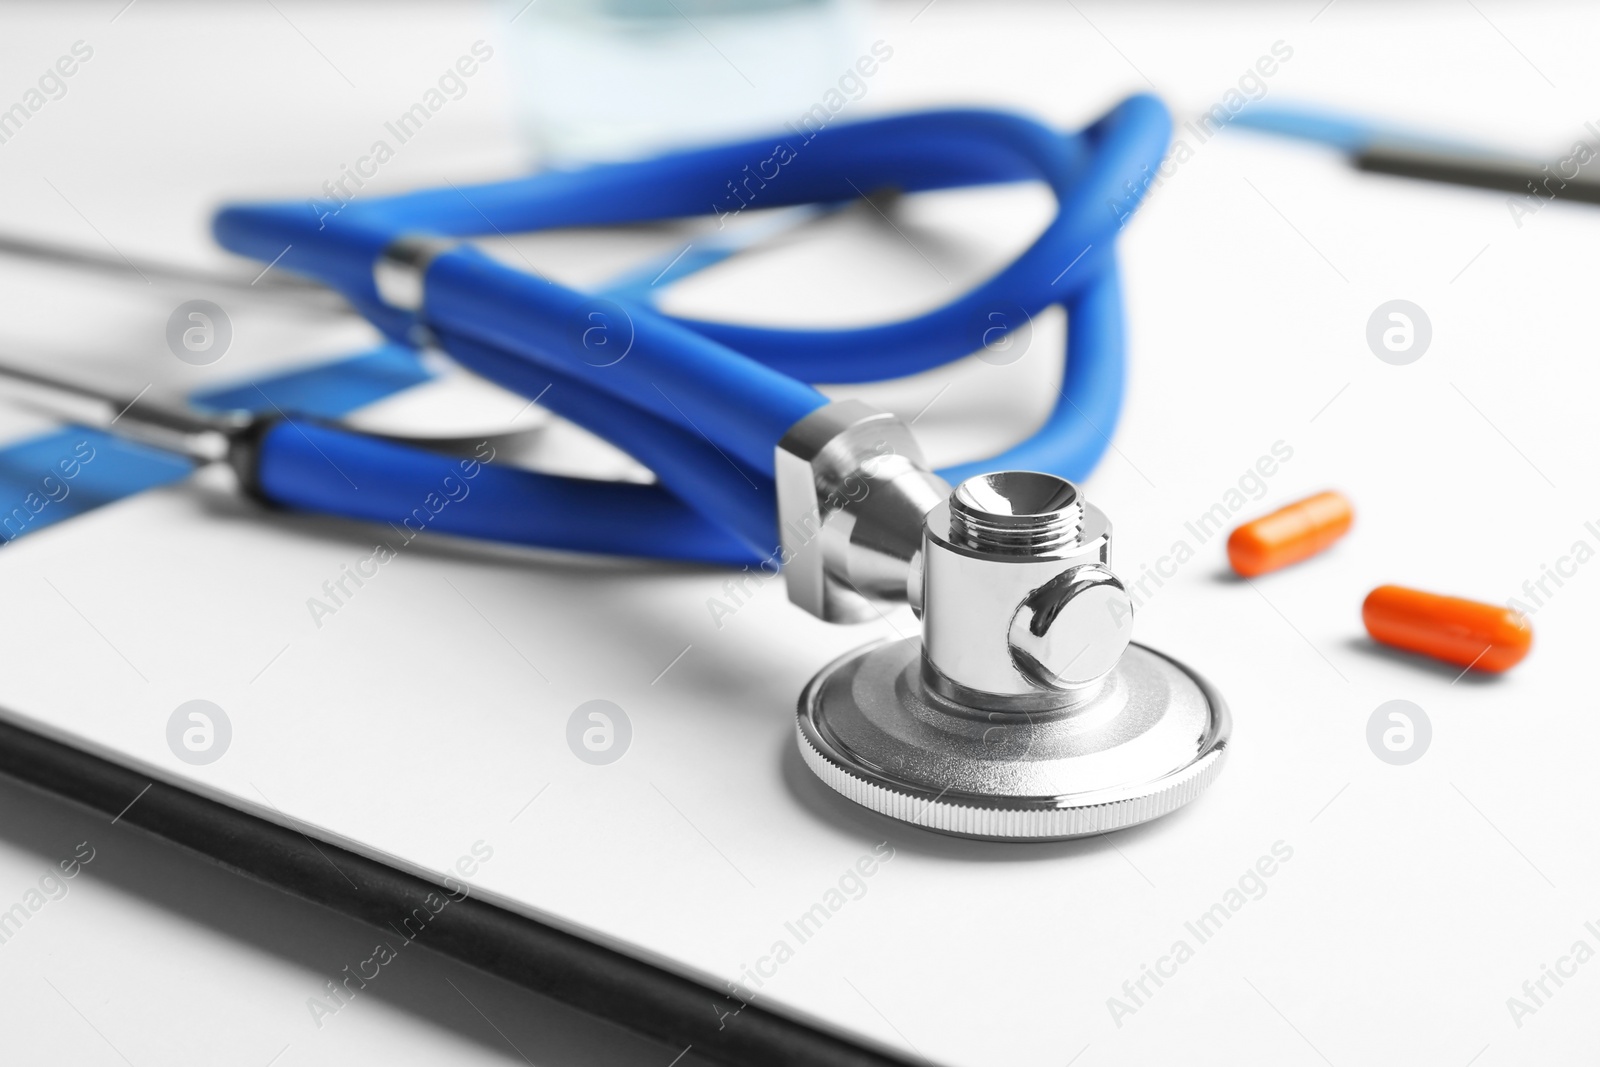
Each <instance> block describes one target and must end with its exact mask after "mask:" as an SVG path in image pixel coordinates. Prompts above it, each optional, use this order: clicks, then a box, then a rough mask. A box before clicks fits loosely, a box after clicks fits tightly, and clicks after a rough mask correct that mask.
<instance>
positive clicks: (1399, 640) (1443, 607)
mask: <svg viewBox="0 0 1600 1067" xmlns="http://www.w3.org/2000/svg"><path fill="white" fill-rule="evenodd" d="M1361 621H1362V622H1364V623H1366V626H1367V633H1369V634H1371V635H1372V639H1373V640H1374V641H1380V642H1382V643H1383V644H1386V645H1393V646H1394V647H1395V648H1403V649H1405V650H1406V651H1407V652H1420V653H1422V654H1423V655H1424V656H1432V657H1433V658H1434V659H1442V660H1444V661H1445V662H1446V663H1454V664H1455V665H1456V666H1457V667H1471V668H1472V669H1473V670H1478V671H1489V672H1492V673H1498V672H1500V671H1504V670H1509V669H1510V668H1512V667H1515V666H1516V665H1517V664H1518V663H1521V662H1522V657H1524V656H1526V655H1527V654H1528V649H1529V648H1530V647H1531V646H1532V645H1533V627H1532V626H1531V625H1529V623H1528V618H1527V616H1525V615H1523V614H1522V613H1521V612H1519V611H1514V610H1512V609H1511V608H1503V607H1500V606H1498V605H1495V604H1482V603H1479V602H1478V601H1476V600H1462V599H1461V598H1460V597H1453V596H1439V595H1438V594H1436V593H1424V592H1421V591H1420V590H1417V589H1406V588H1403V587H1402V586H1398V585H1380V586H1378V588H1376V589H1374V590H1373V591H1372V592H1370V593H1368V594H1367V599H1366V601H1365V602H1364V603H1363V604H1362V605H1361Z"/></svg>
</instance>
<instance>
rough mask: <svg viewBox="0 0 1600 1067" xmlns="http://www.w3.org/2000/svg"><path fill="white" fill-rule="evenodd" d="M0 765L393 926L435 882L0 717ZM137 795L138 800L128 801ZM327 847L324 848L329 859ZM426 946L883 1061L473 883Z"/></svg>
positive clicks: (228, 863) (819, 1063) (709, 1025)
mask: <svg viewBox="0 0 1600 1067" xmlns="http://www.w3.org/2000/svg"><path fill="white" fill-rule="evenodd" d="M0 774H4V775H6V776H7V777H9V778H12V779H15V780H16V781H18V782H21V783H23V784H25V785H28V786H31V787H33V788H35V789H39V790H42V791H43V792H46V793H50V794H52V795H54V796H57V797H60V798H62V799H64V800H67V801H70V802H72V803H74V804H78V805H80V806H83V807H87V808H89V809H91V810H93V811H97V812H101V813H103V814H105V815H106V816H107V817H108V818H111V819H112V820H113V821H115V822H120V823H126V824H127V825H128V826H130V827H133V828H134V829H137V830H140V831H143V832H144V833H148V834H151V835H154V836H155V837H159V838H161V839H162V840H165V841H169V842H171V843H172V844H175V845H178V846H179V847H181V848H185V849H187V850H189V851H191V852H194V853H197V854H199V855H201V856H203V857H205V858H206V859H209V860H211V861H212V862H214V863H216V864H218V865H220V866H222V867H225V868H227V869H228V870H231V871H233V872H235V873H237V874H242V875H244V876H245V877H247V878H251V879H254V880H255V881H258V882H262V883H264V884H266V885H270V886H273V887H275V888H277V889H280V890H283V891H284V892H287V893H291V894H293V895H294V896H297V897H299V898H301V899H303V900H309V901H311V902H312V903H315V904H321V905H322V906H323V907H326V908H331V909H333V910H334V911H336V912H339V913H340V914H342V915H346V916H349V917H350V918H353V919H357V920H359V921H361V922H363V923H366V924H367V925H369V926H372V927H374V928H375V929H379V930H383V931H386V932H387V933H389V934H393V933H394V932H395V929H396V927H398V926H399V925H400V923H401V922H402V920H404V919H405V918H406V917H407V916H409V915H411V914H412V912H413V910H414V909H417V908H425V907H426V905H425V903H424V901H425V899H426V898H428V897H429V896H430V895H431V896H433V898H434V900H435V901H437V900H438V899H439V897H440V895H441V894H442V893H443V892H444V890H443V889H442V888H441V887H440V886H438V885H436V884H434V883H432V882H429V881H427V880H425V879H422V878H418V877H416V876H415V875H411V874H407V873H405V872H403V871H399V870H396V869H394V868H392V867H389V866H386V865H384V864H382V863H379V862H377V861H375V860H372V859H368V858H367V857H365V856H361V855H359V854H357V853H354V852H351V851H349V850H348V849H343V848H340V847H339V846H337V845H333V844H329V843H326V842H324V843H320V844H317V845H313V844H312V843H311V841H310V840H309V839H308V838H307V837H305V836H304V835H303V834H301V833H299V832H298V831H295V830H292V829H289V828H287V827H283V826H279V825H277V824H276V823H272V822H268V821H267V820H265V819H262V818H259V817H257V816H255V815H251V814H248V813H247V812H244V811H240V810H238V809H236V808H232V807H229V806H228V805H226V804H223V803H221V802H220V801H216V800H211V799H209V798H207V797H202V796H200V795H199V794H197V793H193V792H190V791H188V790H186V789H181V788H178V787H176V786H172V785H168V784H166V783H164V782H160V781H151V780H150V779H149V778H148V777H146V776H145V775H143V774H141V773H139V772H137V771H133V770H130V769H128V768H126V767H123V766H121V765H119V764H117V763H114V762H112V761H110V760H106V759H102V758H101V757H99V756H95V755H91V754H90V753H88V752H84V751H82V750H80V749H77V748H74V747H73V746H71V745H68V744H66V743H64V742H61V741H57V740H54V739H51V738H47V737H44V736H42V735H40V734H37V733H34V732H33V731H31V730H27V729H24V728H23V727H20V726H17V725H15V724H14V723H11V722H6V721H4V720H3V719H0ZM135 798H137V800H136V801H135ZM330 861H331V862H330ZM419 941H420V943H422V944H426V945H427V946H428V947H430V948H432V949H433V950H435V951H437V952H440V953H443V954H444V955H447V956H450V957H452V958H454V959H457V960H460V961H461V962H463V963H466V964H468V965H469V966H472V967H476V968H477V969H479V970H482V971H485V972H487V973H489V974H492V975H495V976H497V977H499V978H503V979H505V980H506V981H509V982H511V983H513V984H515V985H519V986H522V987H523V988H525V989H530V990H532V991H534V992H536V993H539V994H541V995H543V996H546V997H549V998H550V999H551V1000H554V1001H557V1002H559V1003H562V1004H565V1005H567V1006H569V1007H572V1008H575V1009H577V1010H579V1011H582V1012H584V1013H586V1014H589V1015H593V1016H596V1017H597V1018H600V1019H604V1020H606V1021H607V1022H610V1023H612V1024H615V1025H617V1026H620V1027H622V1028H623V1029H626V1030H629V1031H632V1032H634V1033H637V1034H641V1035H643V1036H645V1037H648V1038H651V1039H654V1040H656V1041H660V1042H663V1043H665V1044H667V1045H671V1046H673V1047H674V1048H684V1047H685V1046H691V1045H692V1046H693V1047H694V1050H695V1052H696V1053H698V1054H699V1055H701V1056H704V1057H706V1058H707V1059H711V1060H715V1061H717V1062H719V1063H727V1064H755V1065H760V1067H890V1065H903V1064H905V1063H907V1062H909V1061H906V1060H901V1059H896V1058H892V1057H889V1056H886V1055H884V1054H882V1053H879V1052H876V1051H872V1050H869V1049H866V1048H863V1047H861V1046H859V1045H854V1044H851V1043H849V1042H847V1041H845V1040H844V1039H842V1038H839V1037H835V1036H833V1035H831V1034H827V1033H824V1032H822V1031H820V1030H816V1029H813V1028H811V1027H808V1026H805V1025H803V1024H801V1023H798V1022H795V1021H793V1020H790V1019H787V1018H784V1017H783V1016H780V1015H776V1014H774V1013H772V1012H769V1011H767V1010H765V1009H763V1008H761V1007H758V1006H757V1005H754V1004H749V1005H746V1006H745V1007H744V1008H743V1009H742V1010H739V1012H738V1014H737V1015H734V1016H730V1017H726V1018H720V1017H719V1014H720V1013H719V1011H718V1006H719V1005H720V1006H721V1011H722V1012H727V1011H732V1010H734V1009H736V1008H738V1003H737V1002H736V1001H732V1000H730V999H729V998H728V997H727V996H726V995H725V993H724V992H723V991H721V990H716V989H712V988H710V987H708V986H703V985H701V984H699V983H697V982H693V981H691V980H689V979H687V978H684V977H682V976H680V975H676V974H673V973H671V972H670V971H666V970H663V969H661V968H659V967H655V966H653V965H651V964H648V963H645V962H643V961H642V960H637V959H634V958H633V957H631V956H627V955H624V954H623V953H620V952H617V951H615V950H614V949H610V948H606V947H605V946H602V945H598V944H595V943H594V942H591V941H586V940H584V939H583V938H580V937H577V936H574V935H573V934H569V933H567V932H565V931H563V930H557V929H555V928H554V927H552V926H549V925H546V924H544V923H541V922H537V921H535V920H533V919H529V918H527V917H525V916H522V915H517V914H514V913H512V912H510V911H507V910H505V909H504V908H500V907H496V906H495V905H493V904H489V903H486V902H484V901H482V900H479V899H477V898H476V897H473V896H472V895H471V894H470V892H469V893H468V894H467V895H466V896H465V897H463V898H461V899H455V898H454V897H452V899H451V903H450V904H449V905H448V906H445V907H442V908H439V909H438V910H437V911H436V912H433V913H432V917H431V919H430V920H429V921H428V924H427V928H426V933H425V937H423V938H419Z"/></svg>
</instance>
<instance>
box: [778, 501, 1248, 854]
mask: <svg viewBox="0 0 1600 1067" xmlns="http://www.w3.org/2000/svg"><path fill="white" fill-rule="evenodd" d="M1110 538H1111V530H1110V523H1109V522H1107V521H1106V518H1105V516H1104V515H1103V514H1102V513H1101V512H1100V511H1099V510H1098V509H1097V508H1094V507H1092V506H1089V505H1087V504H1085V503H1084V502H1083V500H1082V498H1081V495H1080V494H1079V493H1078V490H1077V488H1076V487H1075V486H1074V485H1073V484H1072V483H1071V482H1068V481H1065V480H1064V479H1061V478H1057V477H1055V476H1053V475H1047V474H1036V473H1032V472H1025V471H1011V472H1003V473H1000V474H989V475H982V476H980V477H977V478H972V479H969V480H968V481H966V482H963V483H962V484H961V485H960V486H958V487H957V488H956V490H955V491H954V493H952V494H951V496H950V498H949V499H948V500H947V501H945V502H944V503H943V504H941V505H939V506H938V507H936V508H934V509H933V510H932V511H930V512H929V513H928V515H927V517H926V519H925V523H924V543H923V549H922V553H921V558H920V560H918V561H917V565H919V566H920V568H921V577H922V596H921V605H920V606H921V609H922V618H923V626H924V631H923V635H922V636H921V637H911V638H906V639H904V640H900V641H895V642H892V643H878V644H874V645H871V646H869V647H867V648H865V649H861V650H858V651H856V652H853V653H851V654H849V655H847V656H844V657H842V658H840V659H838V660H836V661H835V662H833V663H831V664H829V665H828V666H827V667H826V668H824V669H823V671H822V672H821V673H820V674H818V675H817V677H816V678H814V679H813V680H812V681H811V683H810V684H809V685H808V686H807V687H806V690H805V692H804V693H803V694H802V696H801V699H800V707H799V716H798V722H797V727H798V741H799V747H800V752H801V755H802V757H803V758H804V760H805V762H806V764H807V766H809V767H810V768H811V770H812V771H813V772H814V773H815V774H816V775H817V776H818V777H819V778H820V779H822V781H823V782H824V783H826V784H827V785H828V786H829V787H830V788H832V789H834V790H835V791H837V792H839V793H840V794H842V795H844V796H845V797H848V798H849V799H850V800H853V801H855V802H856V803H858V804H861V805H863V806H865V807H867V808H870V809H872V810H873V811H877V812H880V813H881V814H884V815H887V816H890V817H892V818H895V819H900V820H903V821H905V822H908V823H912V824H914V825H918V826H923V827H926V828H927V829H930V830H937V831H940V832H942V833H947V834H955V835H959V836H963V837H979V838H992V839H999V840H1055V839H1061V838H1071V837H1080V836H1084V835H1089V834H1100V833H1105V832H1107V831H1109V830H1117V829H1121V828H1123V827H1127V826H1133V825H1135V824H1137V823H1142V822H1146V821H1148V820H1150V819H1154V818H1157V817H1159V816H1161V815H1165V814H1167V813H1169V812H1171V811H1174V810H1175V809H1177V808H1179V807H1181V806H1183V805H1184V804H1186V803H1188V802H1189V801H1191V800H1193V799H1195V798H1196V797H1197V796H1199V795H1200V794H1201V793H1202V792H1203V791H1204V790H1205V789H1206V787H1207V786H1209V785H1210V784H1211V782H1212V781H1213V780H1214V779H1215V778H1216V777H1217V775H1218V773H1220V771H1221V769H1222V764H1223V761H1224V757H1225V754H1226V750H1227V745H1228V739H1229V732H1230V728H1231V727H1230V720H1229V715H1228V709H1227V706H1226V705H1225V704H1224V703H1223V701H1222V698H1221V697H1220V696H1219V695H1218V694H1217V692H1216V691H1215V690H1214V689H1213V688H1212V687H1211V686H1210V685H1209V684H1207V683H1206V682H1205V681H1204V679H1202V678H1201V677H1200V676H1198V675H1197V674H1195V673H1194V672H1193V671H1191V670H1189V669H1188V668H1187V667H1185V666H1183V665H1182V664H1180V663H1178V662H1177V661H1176V660H1173V659H1171V658H1170V657H1167V656H1164V655H1162V654H1160V653H1158V652H1155V651H1153V650H1151V649H1148V648H1146V647H1144V646H1142V645H1138V644H1133V643H1131V641H1130V638H1131V631H1132V626H1131V624H1132V607H1131V603H1130V601H1129V598H1128V596H1127V593H1126V591H1125V590H1124V589H1123V587H1122V584H1121V583H1120V582H1119V581H1118V580H1117V579H1116V577H1115V576H1114V575H1113V574H1112V573H1111V571H1110V569H1109V564H1110Z"/></svg>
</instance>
